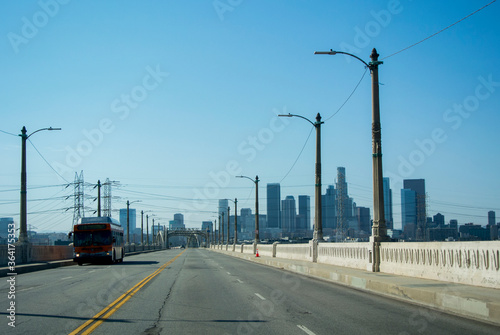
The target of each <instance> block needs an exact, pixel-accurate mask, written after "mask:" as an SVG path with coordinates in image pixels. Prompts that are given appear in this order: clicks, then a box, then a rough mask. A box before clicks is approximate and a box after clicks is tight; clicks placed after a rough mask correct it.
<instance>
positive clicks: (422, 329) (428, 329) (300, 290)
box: [206, 251, 498, 334]
mask: <svg viewBox="0 0 500 335" xmlns="http://www.w3.org/2000/svg"><path fill="white" fill-rule="evenodd" d="M206 252H210V251H206ZM210 253H211V254H214V255H213V256H212V257H213V259H214V262H216V263H218V264H220V265H221V266H223V267H224V269H225V270H226V271H227V272H228V273H231V275H232V276H233V277H235V278H238V279H239V280H241V281H243V282H245V283H246V284H247V285H246V286H247V287H252V289H254V290H256V291H258V292H260V293H259V294H260V295H262V296H263V297H264V298H266V300H268V301H269V303H268V304H267V311H268V316H272V317H275V318H278V319H282V320H287V322H295V323H296V325H297V327H298V328H300V329H303V330H304V331H305V332H306V333H307V331H311V332H312V333H316V334H374V333H379V334H472V333H474V334H498V327H495V326H492V325H488V324H484V323H481V322H477V321H473V320H468V319H464V318H460V317H457V316H454V315H450V314H446V313H442V312H439V311H435V310H432V309H429V308H425V307H421V306H417V305H413V304H409V303H406V302H403V301H398V300H394V299H390V298H387V297H383V296H379V295H375V294H371V293H367V292H364V291H360V290H356V289H353V288H350V287H346V286H342V285H337V284H334V283H328V282H325V281H321V280H318V279H314V278H310V277H306V276H301V275H297V274H293V273H290V272H286V271H283V270H280V269H276V268H271V267H267V266H264V265H261V264H256V263H252V262H248V261H245V260H241V259H239V258H234V257H231V256H228V255H223V254H219V253H215V252H210Z"/></svg>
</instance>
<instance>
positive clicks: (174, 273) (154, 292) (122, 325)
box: [93, 250, 188, 335]
mask: <svg viewBox="0 0 500 335" xmlns="http://www.w3.org/2000/svg"><path fill="white" fill-rule="evenodd" d="M187 254H188V251H187V250H186V251H185V252H184V253H182V255H180V256H179V257H178V258H177V259H176V260H175V261H174V262H172V263H171V264H169V265H168V266H166V267H165V269H163V270H162V271H161V272H160V273H159V274H158V275H156V276H155V277H153V278H152V279H151V280H149V281H148V282H147V283H146V284H145V285H144V286H142V287H141V288H140V289H139V290H138V291H137V293H135V294H134V295H133V296H132V297H131V298H130V299H129V300H127V301H126V302H125V303H124V304H123V305H121V306H120V308H119V309H117V310H116V311H115V312H114V314H113V315H111V316H110V317H109V318H107V319H106V320H105V321H104V322H103V323H102V324H101V325H99V326H98V327H97V328H96V329H95V330H94V332H93V334H122V335H124V334H142V333H146V334H156V333H157V332H153V331H152V330H154V329H155V328H156V322H157V320H158V319H159V315H160V311H161V310H162V308H163V307H164V305H165V303H167V300H168V296H169V292H170V291H171V289H172V287H173V286H174V284H175V283H176V281H177V279H178V275H179V272H180V271H181V270H182V268H183V265H184V261H185V259H186V257H187Z"/></svg>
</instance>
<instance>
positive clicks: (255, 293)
mask: <svg viewBox="0 0 500 335" xmlns="http://www.w3.org/2000/svg"><path fill="white" fill-rule="evenodd" d="M255 295H256V296H258V297H259V298H261V299H262V300H266V298H264V297H263V296H261V295H260V294H258V293H255Z"/></svg>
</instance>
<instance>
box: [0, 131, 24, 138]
mask: <svg viewBox="0 0 500 335" xmlns="http://www.w3.org/2000/svg"><path fill="white" fill-rule="evenodd" d="M0 133H4V134H7V135H12V136H16V137H17V136H19V135H16V134H12V133H9V132H7V131H4V130H1V129H0Z"/></svg>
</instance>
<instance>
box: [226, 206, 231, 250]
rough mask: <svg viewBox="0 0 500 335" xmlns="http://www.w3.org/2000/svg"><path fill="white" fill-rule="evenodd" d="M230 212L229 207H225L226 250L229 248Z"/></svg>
mask: <svg viewBox="0 0 500 335" xmlns="http://www.w3.org/2000/svg"><path fill="white" fill-rule="evenodd" d="M230 211H231V207H229V206H228V207H227V244H226V250H227V249H228V248H229V218H230V217H231V215H230V214H229V212H230Z"/></svg>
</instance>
